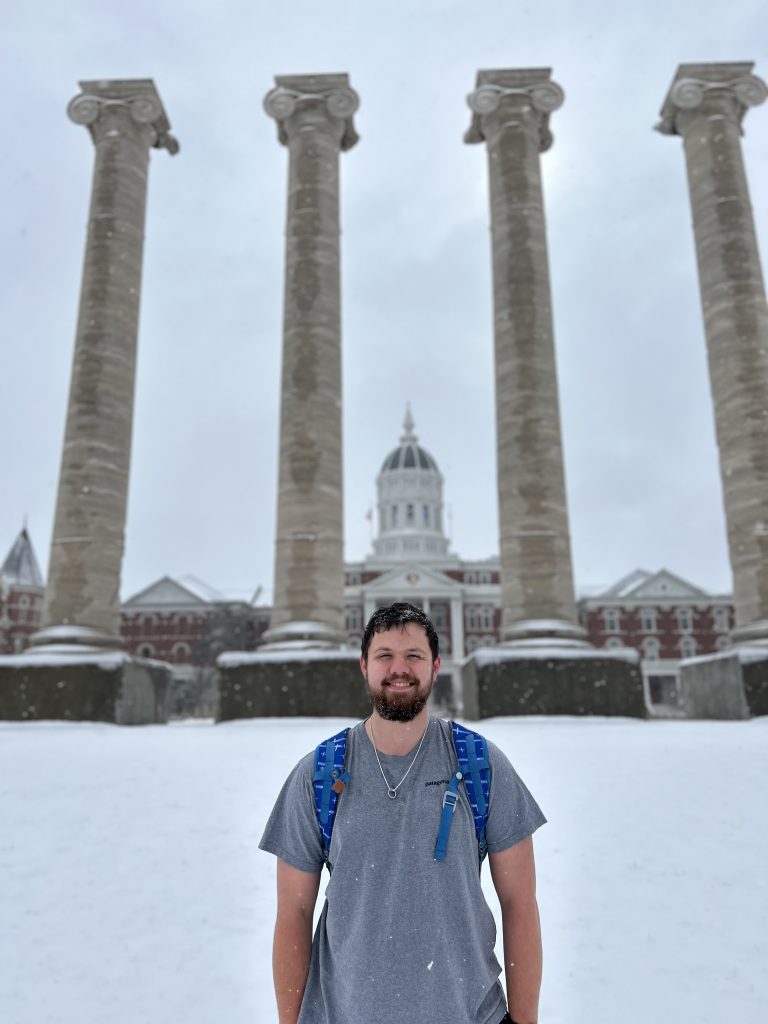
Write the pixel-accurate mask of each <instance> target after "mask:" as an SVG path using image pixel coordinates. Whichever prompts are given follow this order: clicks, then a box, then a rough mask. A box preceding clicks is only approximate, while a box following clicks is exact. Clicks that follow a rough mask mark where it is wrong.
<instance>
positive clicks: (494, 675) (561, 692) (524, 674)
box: [462, 647, 648, 720]
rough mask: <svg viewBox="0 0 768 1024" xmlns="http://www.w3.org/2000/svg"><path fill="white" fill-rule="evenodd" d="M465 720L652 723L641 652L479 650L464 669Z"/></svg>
mask: <svg viewBox="0 0 768 1024" xmlns="http://www.w3.org/2000/svg"><path fill="white" fill-rule="evenodd" d="M462 689H463V692H464V717H465V718H467V719H469V720H477V719H481V718H491V717H494V716H496V715H619V716H625V717H631V718H647V717H648V710H647V708H646V706H645V700H644V696H643V678H642V674H641V672H640V663H639V656H638V654H637V652H636V651H620V652H616V654H615V655H614V654H612V653H611V654H609V653H607V652H605V651H591V650H589V649H586V650H585V649H582V650H574V651H571V652H570V653H569V652H567V651H564V650H558V649H557V648H552V649H539V650H536V649H535V648H528V649H527V650H526V649H515V648H501V647H492V648H479V649H478V650H476V651H474V652H473V654H472V655H471V656H470V657H469V658H468V659H467V660H466V662H465V663H464V665H463V668H462Z"/></svg>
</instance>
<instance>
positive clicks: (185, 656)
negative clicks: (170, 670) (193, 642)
mask: <svg viewBox="0 0 768 1024" xmlns="http://www.w3.org/2000/svg"><path fill="white" fill-rule="evenodd" d="M191 654H192V651H191V650H190V648H189V644H174V645H173V647H172V648H171V660H172V661H175V662H177V663H181V664H184V663H185V662H187V661H189V659H190V657H191Z"/></svg>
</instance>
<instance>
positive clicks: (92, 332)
mask: <svg viewBox="0 0 768 1024" xmlns="http://www.w3.org/2000/svg"><path fill="white" fill-rule="evenodd" d="M80 87H81V89H82V90H83V91H82V93H81V94H80V95H79V96H76V97H75V98H74V99H73V100H72V102H71V103H70V104H69V108H68V113H69V116H70V118H71V119H72V120H73V121H74V122H75V123H76V124H80V125H84V126H86V127H87V128H88V130H89V132H90V134H91V138H92V139H93V143H94V147H95V163H94V171H93V188H92V192H91V207H90V212H89V217H88V233H87V240H86V247H85V260H84V265H83V279H82V287H81V292H80V311H79V316H78V323H77V333H76V338H75V354H74V360H73V364H72V378H71V384H70V393H69V403H68V408H67V422H66V430H65V435H64V447H63V453H62V459H61V471H60V474H59V488H58V496H57V501H56V515H55V519H54V526H53V539H52V541H51V557H50V564H49V570H48V583H47V587H46V595H45V606H44V610H43V627H42V629H41V630H40V632H38V633H37V634H36V635H35V636H34V637H33V638H32V643H33V644H37V645H47V644H50V643H62V642H66V643H72V644H74V645H81V646H82V645H84V646H86V647H88V646H93V645H98V646H101V647H105V648H108V649H119V648H120V647H121V646H122V642H121V640H120V598H119V593H120V572H121V568H122V559H123V546H124V535H125V516H126V506H127V500H128V475H129V469H130V452H131V429H132V422H133V395H134V381H135V369H136V346H137V338H138V318H139V296H140V292H141V266H142V257H143V245H144V214H145V207H146V196H147V173H148V167H149V150H150V148H151V147H153V146H154V147H157V148H164V149H167V150H169V151H170V152H171V153H175V152H176V151H177V150H178V143H177V142H176V140H175V139H174V138H173V136H171V135H170V134H169V129H170V125H169V123H168V118H167V117H166V114H165V110H164V109H163V105H162V102H161V100H160V96H159V95H158V92H157V90H156V88H155V85H154V83H153V82H152V81H150V80H145V79H138V80H130V81H98V82H81V83H80Z"/></svg>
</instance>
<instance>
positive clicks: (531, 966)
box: [488, 837, 542, 1024]
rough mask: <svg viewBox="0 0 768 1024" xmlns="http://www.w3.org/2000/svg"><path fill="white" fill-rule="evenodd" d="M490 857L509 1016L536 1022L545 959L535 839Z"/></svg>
mask: <svg viewBox="0 0 768 1024" xmlns="http://www.w3.org/2000/svg"><path fill="white" fill-rule="evenodd" d="M488 859H489V862H490V865H491V877H492V879H493V885H494V888H495V889H496V894H497V895H498V897H499V903H500V904H501V920H502V925H503V931H504V972H505V975H506V980H507V1005H508V1006H509V1015H510V1017H511V1018H512V1020H514V1021H519V1022H520V1024H536V1021H537V1020H538V1015H539V989H540V988H541V959H542V958H541V927H540V924H539V908H538V906H537V904H536V867H535V864H534V860H533V840H532V839H531V838H530V837H529V838H528V839H523V840H522V841H521V842H519V843H516V844H515V845H514V846H511V847H510V848H509V849H508V850H503V851H502V852H501V853H491V854H490V855H489V858H488Z"/></svg>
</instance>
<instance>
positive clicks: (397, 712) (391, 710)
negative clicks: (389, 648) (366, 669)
mask: <svg viewBox="0 0 768 1024" xmlns="http://www.w3.org/2000/svg"><path fill="white" fill-rule="evenodd" d="M398 679H405V680H407V681H408V682H409V683H411V684H413V689H411V690H392V689H390V688H389V687H388V686H387V683H391V682H394V681H395V680H398ZM366 681H367V680H366ZM433 682H434V680H430V682H429V683H428V684H427V685H426V687H424V688H423V689H422V688H420V687H419V681H418V679H416V677H415V676H409V675H400V676H388V677H387V678H386V679H385V680H384V682H383V683H382V684H381V688H380V689H379V690H378V691H375V690H374V689H373V688H372V687H371V684H370V683H368V696H369V697H370V699H371V703H372V704H373V706H374V709H375V710H376V712H377V713H378V715H379V717H381V718H385V719H386V720H387V721H388V722H412V721H413V720H414V718H415V717H416V715H418V714H419V712H421V711H423V710H424V708H425V707H426V706H427V700H428V699H429V695H430V693H431V692H432V683H433Z"/></svg>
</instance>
